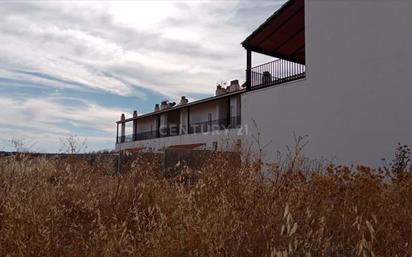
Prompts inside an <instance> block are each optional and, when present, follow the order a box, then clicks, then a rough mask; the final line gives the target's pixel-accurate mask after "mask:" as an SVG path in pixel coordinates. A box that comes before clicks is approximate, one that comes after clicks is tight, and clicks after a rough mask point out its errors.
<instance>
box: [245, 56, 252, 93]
mask: <svg viewBox="0 0 412 257" xmlns="http://www.w3.org/2000/svg"><path fill="white" fill-rule="evenodd" d="M251 75H252V51H250V50H249V49H246V91H250V90H251V89H252V81H251V80H252V79H251Z"/></svg>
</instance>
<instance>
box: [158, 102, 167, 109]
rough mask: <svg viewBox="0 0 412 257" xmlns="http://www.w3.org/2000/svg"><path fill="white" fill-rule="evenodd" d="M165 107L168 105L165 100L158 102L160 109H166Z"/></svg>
mask: <svg viewBox="0 0 412 257" xmlns="http://www.w3.org/2000/svg"><path fill="white" fill-rule="evenodd" d="M167 107H168V104H167V100H165V101H162V102H161V103H160V110H164V109H167Z"/></svg>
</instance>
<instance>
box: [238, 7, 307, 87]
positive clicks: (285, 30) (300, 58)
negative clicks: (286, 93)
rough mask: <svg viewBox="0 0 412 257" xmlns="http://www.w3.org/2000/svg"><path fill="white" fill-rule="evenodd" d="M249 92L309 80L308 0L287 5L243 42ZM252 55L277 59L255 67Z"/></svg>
mask: <svg viewBox="0 0 412 257" xmlns="http://www.w3.org/2000/svg"><path fill="white" fill-rule="evenodd" d="M242 46H243V47H244V48H245V49H246V90H247V91H250V90H254V89H259V88H262V87H267V86H273V85H279V84H282V83H285V82H289V81H293V80H297V79H302V78H305V77H306V68H305V6H304V0H291V1H288V2H287V3H286V4H284V5H283V6H282V7H281V8H280V9H279V10H278V11H276V12H275V13H274V14H273V15H272V16H271V17H270V18H269V19H267V20H266V21H265V22H264V23H263V24H262V25H261V26H260V27H259V28H257V29H256V30H255V31H254V32H253V33H252V34H251V35H250V36H248V37H247V38H246V39H245V40H244V41H243V42H242ZM252 52H255V53H260V54H264V55H267V56H271V57H274V58H276V60H274V61H271V62H268V63H265V64H261V65H258V66H255V67H252Z"/></svg>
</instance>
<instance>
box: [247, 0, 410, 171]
mask: <svg viewBox="0 0 412 257" xmlns="http://www.w3.org/2000/svg"><path fill="white" fill-rule="evenodd" d="M305 4H306V6H305V23H306V24H305V27H306V31H305V32H306V35H305V37H306V40H305V41H306V78H305V79H303V80H300V81H294V82H290V83H288V84H284V85H283V86H282V87H277V88H274V87H267V88H264V89H260V90H255V91H251V92H247V93H245V94H243V95H242V122H246V123H250V121H251V120H252V119H254V120H255V121H256V123H257V124H258V127H259V128H258V129H259V131H260V133H261V141H262V142H263V144H268V145H267V147H266V148H265V149H264V152H265V158H266V160H268V161H270V160H274V157H275V154H276V151H277V150H280V151H285V146H286V145H288V146H293V144H294V141H293V140H294V139H293V132H295V133H296V135H308V136H309V144H308V145H307V147H306V149H305V153H306V155H307V156H309V157H311V158H327V159H329V160H330V159H332V160H334V162H337V163H343V164H367V165H374V166H375V165H379V164H381V161H380V160H381V158H383V157H384V158H390V157H391V156H393V153H394V150H395V147H396V144H397V143H398V142H401V143H402V144H408V145H412V112H411V111H412V76H411V72H410V68H411V67H410V66H411V65H410V63H411V60H412V48H411V46H412V33H409V32H410V31H411V24H412V16H411V15H410V14H411V13H412V2H410V1H320V0H307V1H306V2H305ZM249 131H250V132H251V134H250V136H256V135H257V130H256V129H255V128H254V126H249ZM249 139H250V138H249Z"/></svg>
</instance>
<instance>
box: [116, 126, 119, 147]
mask: <svg viewBox="0 0 412 257" xmlns="http://www.w3.org/2000/svg"><path fill="white" fill-rule="evenodd" d="M118 143H119V123H117V122H116V144H118Z"/></svg>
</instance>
